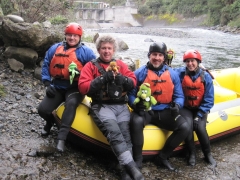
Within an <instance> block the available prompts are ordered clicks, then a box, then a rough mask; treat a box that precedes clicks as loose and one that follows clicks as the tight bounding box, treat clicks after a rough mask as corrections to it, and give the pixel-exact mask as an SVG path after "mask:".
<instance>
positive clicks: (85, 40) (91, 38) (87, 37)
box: [81, 34, 93, 43]
mask: <svg viewBox="0 0 240 180" xmlns="http://www.w3.org/2000/svg"><path fill="white" fill-rule="evenodd" d="M81 41H84V42H89V43H92V42H93V36H90V35H84V34H83V36H82V39H81Z"/></svg>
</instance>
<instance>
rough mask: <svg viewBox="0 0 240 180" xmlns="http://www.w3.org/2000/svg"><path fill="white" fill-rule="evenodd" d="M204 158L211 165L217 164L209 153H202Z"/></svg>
mask: <svg viewBox="0 0 240 180" xmlns="http://www.w3.org/2000/svg"><path fill="white" fill-rule="evenodd" d="M204 157H205V160H206V161H207V162H209V163H210V164H211V165H212V166H213V167H216V166H217V163H216V161H215V159H214V158H213V157H212V155H211V153H205V154H204Z"/></svg>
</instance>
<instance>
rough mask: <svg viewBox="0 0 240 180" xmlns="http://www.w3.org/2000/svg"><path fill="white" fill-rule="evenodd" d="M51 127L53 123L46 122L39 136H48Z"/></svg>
mask: <svg viewBox="0 0 240 180" xmlns="http://www.w3.org/2000/svg"><path fill="white" fill-rule="evenodd" d="M52 126H53V123H52V122H51V121H46V124H45V126H44V127H43V129H42V131H41V136H43V137H47V136H48V135H49V134H50V130H51V128H52Z"/></svg>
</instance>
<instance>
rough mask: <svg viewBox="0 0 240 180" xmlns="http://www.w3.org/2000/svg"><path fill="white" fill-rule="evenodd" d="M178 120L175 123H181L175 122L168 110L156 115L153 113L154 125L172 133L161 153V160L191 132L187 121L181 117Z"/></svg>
mask: <svg viewBox="0 0 240 180" xmlns="http://www.w3.org/2000/svg"><path fill="white" fill-rule="evenodd" d="M179 118H180V119H178V120H177V121H179V122H181V123H179V122H177V121H175V119H174V118H173V117H172V116H171V111H170V110H169V109H166V110H163V111H159V112H158V114H156V113H155V115H154V118H153V122H154V124H156V125H157V126H159V127H160V128H163V129H166V130H170V131H173V133H172V134H171V135H170V136H169V137H168V139H167V141H166V142H165V145H164V147H163V149H162V151H161V154H160V156H161V158H162V159H167V158H168V157H169V156H170V155H171V153H172V152H173V150H174V149H175V148H176V147H177V146H178V145H179V144H180V143H181V142H183V141H184V140H185V139H186V137H187V135H188V134H189V132H190V130H191V128H190V126H189V124H188V123H187V121H186V120H185V119H184V118H183V117H182V116H180V117H179Z"/></svg>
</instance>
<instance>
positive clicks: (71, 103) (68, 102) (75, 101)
mask: <svg viewBox="0 0 240 180" xmlns="http://www.w3.org/2000/svg"><path fill="white" fill-rule="evenodd" d="M79 103H80V97H71V98H69V99H67V100H66V101H65V107H73V108H76V107H77V106H78V104H79Z"/></svg>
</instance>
